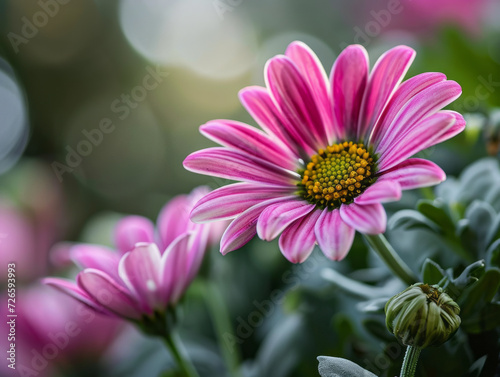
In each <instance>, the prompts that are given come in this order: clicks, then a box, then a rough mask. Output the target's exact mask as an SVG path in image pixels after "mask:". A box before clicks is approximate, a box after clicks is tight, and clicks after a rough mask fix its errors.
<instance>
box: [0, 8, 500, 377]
mask: <svg viewBox="0 0 500 377" xmlns="http://www.w3.org/2000/svg"><path fill="white" fill-rule="evenodd" d="M499 19H500V2H499V1H498V0H388V1H387V0H375V1H369V0H365V1H363V0H355V1H354V0H350V1H341V0H328V1H327V0H323V1H320V0H314V1H307V2H306V1H301V0H288V1H285V0H276V1H265V0H121V1H119V0H94V1H92V0H40V1H27V0H10V1H9V0H0V261H2V267H1V268H4V267H3V264H4V262H5V264H6V263H7V262H8V261H16V263H17V266H18V271H17V275H18V276H17V278H18V282H19V290H18V292H19V293H18V297H19V302H20V303H21V304H22V305H24V307H25V309H24V310H26V311H27V312H30V311H35V310H37V309H34V308H40V313H45V314H43V315H42V314H40V316H38V317H37V316H35V317H36V318H35V317H34V318H33V319H31V318H30V319H29V326H28V325H27V327H26V328H25V329H24V330H22V331H26V335H25V338H26V339H29V340H25V342H26V347H27V348H26V352H27V355H26V357H25V360H27V361H26V362H27V364H29V363H31V362H32V358H33V357H34V354H32V353H31V350H32V349H33V347H35V346H32V344H34V343H33V342H35V338H36V341H37V342H39V343H37V344H40V346H41V347H43V345H45V344H47V342H49V341H50V339H49V340H47V336H48V335H47V334H49V333H52V334H53V333H54V331H56V330H53V329H51V328H52V327H53V328H57V326H56V322H57V321H59V322H60V323H65V321H69V320H70V319H68V318H72V317H71V316H75V315H76V316H77V319H78V320H79V321H84V324H82V327H81V328H82V329H83V331H82V334H80V335H78V336H75V338H74V339H71V340H70V343H71V344H74V345H75V346H74V347H69V346H68V347H63V348H64V350H60V351H59V352H58V355H57V357H55V358H54V359H53V360H50V361H48V366H46V367H43V368H42V367H40V368H41V370H40V371H37V373H39V374H37V375H46V376H85V375H92V376H94V375H106V376H108V375H111V376H154V375H157V373H158V372H159V371H161V370H163V369H166V368H167V367H166V366H168V363H169V362H170V361H169V357H168V355H167V353H166V351H164V350H163V349H161V347H160V345H159V344H158V343H156V342H155V341H154V340H147V341H146V340H143V339H142V338H141V337H140V336H139V335H138V334H137V333H136V332H135V331H134V330H133V329H131V328H130V327H127V326H123V325H122V324H120V323H115V322H110V323H107V322H105V321H104V320H103V321H104V322H105V323H101V319H95V320H94V319H92V320H91V321H90V322H89V323H86V322H85V320H86V319H88V316H89V315H90V314H87V313H83V314H80V317H78V314H75V313H74V312H71V313H68V314H65V315H66V317H64V318H65V319H58V316H63V313H62V312H63V311H64V308H68V307H69V306H71V305H74V303H73V302H72V301H71V302H70V301H64V299H63V298H61V297H59V296H57V294H55V293H52V292H50V293H49V292H48V291H47V289H46V288H41V287H40V286H39V284H38V279H39V278H40V277H42V276H45V275H48V274H52V275H54V274H59V275H61V274H67V273H71V272H68V271H71V269H70V267H69V263H68V260H67V259H66V254H65V249H66V248H67V246H68V244H65V243H61V242H63V241H64V242H77V241H85V242H98V243H105V244H110V243H111V239H110V234H111V229H112V228H113V226H114V224H115V222H116V220H117V219H119V218H120V217H121V216H122V215H124V214H139V215H144V216H147V217H149V218H151V219H155V218H156V216H157V214H158V212H159V210H160V208H161V207H162V205H163V204H164V203H165V202H166V201H167V200H168V199H169V198H171V197H172V196H174V195H176V194H180V193H186V192H189V191H190V190H191V189H192V188H194V187H195V186H197V185H201V184H204V185H208V186H210V187H211V188H217V187H219V186H221V185H223V184H224V183H225V182H224V181H223V180H215V179H213V178H207V177H204V176H198V175H195V174H192V173H189V172H187V171H185V170H184V169H183V167H182V161H183V159H184V158H185V157H186V156H187V155H188V154H189V153H191V152H192V151H194V150H197V149H200V148H203V147H207V146H211V145H212V144H211V143H210V142H209V141H207V140H206V139H204V138H203V137H202V136H201V135H200V134H199V133H198V127H199V126H200V125H201V124H203V123H205V122H206V121H208V120H211V119H216V118H228V119H238V120H241V121H244V122H248V123H250V124H254V122H253V121H252V120H251V118H250V117H249V115H248V114H246V113H245V112H244V110H243V108H242V106H241V105H240V103H239V101H238V95H237V94H238V91H239V90H240V89H241V88H243V87H245V86H248V85H263V84H264V81H263V67H264V64H265V62H266V60H267V59H269V58H270V57H272V56H274V55H276V54H280V53H283V52H284V51H285V49H286V46H287V45H288V43H290V42H292V41H294V40H301V41H304V42H305V43H307V44H308V45H309V46H310V47H311V48H312V49H313V50H314V51H315V52H316V53H317V54H318V56H319V58H320V60H321V61H322V62H323V64H324V66H325V68H326V70H327V72H329V71H330V68H331V66H332V64H333V62H334V59H335V57H336V56H337V55H338V54H339V53H340V51H341V50H342V49H343V48H344V47H346V46H347V45H349V44H352V43H360V44H363V45H364V46H365V47H366V48H367V50H368V51H369V54H370V58H371V62H372V63H373V62H374V61H375V60H376V58H377V57H378V56H379V55H380V54H381V53H382V52H383V51H385V50H386V49H388V48H390V47H393V46H395V45H398V44H407V45H409V46H411V47H413V48H414V49H415V50H416V51H417V57H416V60H415V63H414V64H413V65H412V67H411V69H410V71H409V73H408V75H407V77H410V76H413V75H415V74H418V73H421V72H425V71H439V72H443V73H445V74H446V75H447V76H448V78H450V79H453V80H455V81H457V82H459V83H460V84H461V85H462V88H463V95H462V97H461V98H460V99H459V100H457V101H456V102H455V103H454V104H453V105H452V106H451V108H453V109H455V110H457V111H460V112H462V113H467V114H468V115H467V117H468V127H467V129H466V131H465V132H464V133H463V134H462V135H460V136H458V137H457V138H455V139H454V140H452V141H449V142H447V143H445V144H443V145H441V146H439V147H435V148H432V149H430V150H427V151H426V152H424V157H426V158H429V159H431V160H434V161H436V162H438V163H439V164H440V165H441V166H442V167H443V168H444V170H445V171H446V172H447V173H448V174H449V175H458V174H459V173H460V172H461V171H462V170H463V169H464V167H465V166H467V165H468V164H470V163H471V162H473V161H475V160H476V159H478V158H480V157H483V156H487V155H488V154H489V155H493V156H497V154H498V140H499V138H498V127H497V124H498V123H500V117H499V116H498V115H495V113H494V111H493V109H494V107H495V106H498V105H499V104H500V90H499V88H500V23H499V22H498V20H499ZM422 195H425V192H423V193H422V192H419V193H408V194H405V196H404V198H403V200H402V201H401V202H400V203H397V204H395V205H393V206H392V207H390V206H389V207H387V208H388V209H389V210H393V211H394V210H397V209H400V208H403V207H405V206H406V207H408V206H410V207H411V206H413V205H414V203H415V201H416V200H417V198H419V197H422ZM245 249H246V250H241V251H237V252H234V253H232V254H230V255H228V256H227V257H225V258H222V257H221V256H220V255H219V254H218V253H217V251H216V250H213V253H212V254H211V255H210V258H211V262H212V269H213V270H215V271H216V272H217V273H216V274H215V276H216V280H217V282H218V284H219V286H220V289H221V291H222V292H223V296H224V298H225V299H226V301H227V302H228V303H229V308H230V314H231V318H232V319H233V324H234V326H235V328H236V327H237V326H238V325H239V324H240V321H239V319H238V318H243V319H244V320H245V321H247V320H248V315H249V314H251V313H253V312H254V311H255V310H256V306H255V304H254V302H255V301H257V302H259V303H260V302H262V300H266V299H268V298H269V297H270V292H272V291H273V290H274V289H279V290H282V291H283V292H285V291H287V292H288V291H289V290H292V291H294V289H295V290H296V288H297V287H298V286H302V285H305V286H307V285H312V286H314V287H315V288H314V289H316V290H320V291H321V292H322V293H321V294H317V295H316V294H315V295H309V296H308V298H307V300H306V299H300V300H299V299H298V298H297V295H294V294H291V295H290V294H287V295H284V294H283V295H284V297H285V296H286V297H285V298H286V299H283V301H282V302H280V305H273V306H272V308H273V310H274V309H275V310H274V311H275V313H273V314H272V315H271V314H270V315H269V316H266V321H265V322H264V324H263V325H259V326H257V328H255V329H254V328H253V327H252V331H251V334H250V335H249V336H248V338H245V340H244V342H242V344H238V346H239V347H240V348H241V352H242V357H243V358H244V359H245V360H247V372H248V375H255V376H261V377H262V376H306V375H307V376H312V375H315V374H314V373H315V370H316V366H317V362H316V360H315V357H316V356H317V355H319V354H321V353H322V354H330V355H332V354H337V355H343V356H344V357H347V356H352V357H357V358H358V359H359V360H364V359H366V360H368V359H369V358H370V357H373V356H374V355H377V352H380V350H379V349H378V348H380V347H379V345H378V343H377V342H379V341H377V340H375V338H373V339H371V341H370V342H371V343H368V344H367V343H362V342H359V341H357V340H356V341H354V340H353V339H354V338H353V337H354V335H353V334H354V333H356V331H355V330H353V332H349V331H347V330H346V332H345V333H344V334H342V333H339V332H338V331H334V330H331V334H329V332H328V331H329V330H325V328H328V329H332V328H333V327H334V325H333V323H335V324H336V325H335V326H340V327H344V328H349V326H347V325H346V324H345V323H344V321H347V318H349V316H351V315H353V314H352V313H351V311H352V310H353V309H352V306H353V305H351V304H349V300H347V301H344V299H343V298H342V297H340V296H341V295H339V294H338V293H337V292H333V289H332V288H331V287H329V286H328V284H327V283H326V282H325V281H322V280H321V279H320V278H319V276H318V275H317V274H316V273H314V271H315V269H318V268H319V267H320V265H329V264H330V263H331V262H329V261H327V260H326V259H323V257H322V256H321V255H320V253H319V252H315V254H314V255H315V256H316V259H314V261H313V262H311V263H310V266H309V268H307V266H302V267H294V268H292V267H291V265H290V264H289V263H287V262H286V261H285V260H284V258H282V257H281V256H280V255H279V251H278V248H277V244H275V243H264V242H262V241H259V240H254V241H253V242H252V243H250V244H249V245H248V247H246V248H245ZM368 258H369V257H368V256H367V250H366V247H365V246H364V245H363V243H362V242H361V240H358V239H356V243H355V247H354V250H353V251H352V252H351V254H350V255H349V257H348V258H347V260H346V261H343V262H341V263H339V264H336V265H335V268H336V269H339V270H344V271H351V272H355V271H356V269H359V268H365V267H367V263H368V262H367V259H368ZM4 275H5V273H4V272H3V271H0V276H1V277H2V278H1V279H0V281H2V282H4V280H5V279H3V277H4ZM359 276H361V275H359ZM351 277H356V275H355V274H354V275H352V274H351ZM320 280H321V281H320ZM375 280H376V279H375V278H374V281H372V282H370V284H371V283H375ZM296 282H300V284H299V283H296ZM2 284H3V283H2ZM318 287H319V288H318ZM2 289H3V288H2ZM311 289H312V288H311ZM49 291H50V289H49ZM325 292H326V293H325ZM2 293H3V292H2ZM52 295H56V297H55V298H53V297H52ZM40 298H43V299H40ZM30 300H32V301H30ZM52 300H54V301H52ZM318 301H319V303H318ZM21 304H20V309H19V310H21V307H22V305H21ZM45 306H46V307H47V308H46V311H44V310H45V309H43V308H44V307H45ZM275 306H276V308H275ZM299 306H300V307H301V311H299V312H300V313H301V314H300V315H299V314H297V313H298V312H297V307H299ZM2 309H3V308H2ZM76 310H77V309H75V311H76ZM278 312H279V313H281V314H280V315H281V317H280V316H279V315H277V314H276V313H278ZM283 313H288V314H289V315H288V316H285V317H286V321H287V322H286V326H288V327H284V326H285V324H284V320H283V318H284V317H282V316H284V314H283ZM290 313H291V314H290ZM304 313H305V314H304ZM32 314H33V313H32ZM27 317H28V316H27ZM40 318H43V319H40ZM332 318H333V319H332ZM2 321H3V319H2ZM294 321H295V322H294ZM78 323H80V322H78ZM279 323H281V324H282V327H279V326H278V324H279ZM339 323H340V325H339ZM84 325H85V326H87V327H88V328H89V329H90V328H93V329H94V330H95V329H96V328H98V326H102V328H103V329H105V331H104V330H103V331H97V332H96V334H89V332H90V330H88V331H87V330H85V329H86V328H87V327H83V326H84ZM353 326H354V325H353ZM124 327H125V328H124ZM183 329H184V330H183V331H184V332H185V335H186V337H187V343H188V344H190V345H191V346H192V347H193V348H192V349H193V352H194V353H195V354H196V355H198V356H199V357H200V360H202V361H200V362H199V363H200V365H202V367H204V368H206V370H207V372H206V373H207V374H206V375H214V376H222V375H224V372H223V369H221V368H222V366H221V365H222V362H221V356H220V351H219V350H218V348H217V347H216V346H215V339H216V334H214V331H213V330H211V326H210V322H209V319H208V316H207V313H206V307H205V306H204V305H203V304H201V303H200V297H199V296H198V295H197V288H196V284H195V286H194V287H193V288H192V289H191V291H190V293H189V294H188V297H187V303H186V307H185V320H184V324H183ZM254 330H255V331H254ZM20 331H21V330H20ZM272 331H281V333H280V334H277V335H276V334H275V335H273V336H272V337H268V336H266V335H269V333H270V332H272ZM33 334H36V335H33ZM273 334H274V333H273ZM328 334H329V335H328ZM358 335H359V334H358ZM23 336H24V335H23ZM3 338H4V336H3V334H2V339H1V340H0V344H2V343H1V342H2V341H4V339H3ZM84 338H85V339H84ZM87 338H88V339H87ZM93 340H94V343H92V342H93ZM30 342H31V343H30ZM273 342H274V343H273ZM77 345H78V346H77ZM138 345H139V346H138ZM280 345H281V347H282V348H283V350H282V353H281V354H279V353H278V354H277V355H274V354H272V355H273V356H270V355H271V353H270V351H269V350H276V349H279V347H280ZM293 345H295V346H293ZM297 345H300V346H301V347H302V348H301V347H298V346H297ZM377 347H378V348H377ZM70 348H72V349H71V350H69V349H70ZM96 351H97V352H96ZM277 352H278V351H277ZM3 364H5V363H4V361H2V368H3V369H2V368H0V373H3V374H5V376H7V375H9V374H8V373H9V371H8V370H5V368H4V365H3ZM278 364H279V365H283V367H280V366H278ZM77 366H78V367H77ZM365 366H366V365H365ZM266 368H268V369H266ZM280 368H281V369H280ZM214 370H215V371H216V372H213V371H214ZM210 373H212V374H210ZM13 375H14V374H13Z"/></svg>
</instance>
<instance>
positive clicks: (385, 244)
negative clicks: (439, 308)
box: [363, 234, 418, 285]
mask: <svg viewBox="0 0 500 377" xmlns="http://www.w3.org/2000/svg"><path fill="white" fill-rule="evenodd" d="M363 237H364V238H365V240H366V242H368V244H369V245H370V246H371V247H372V248H373V250H375V251H376V252H377V254H378V255H379V256H380V258H382V260H383V261H384V262H385V264H386V265H387V267H389V269H390V270H391V271H392V272H394V274H396V276H397V277H399V278H400V279H401V280H402V281H404V282H405V283H406V284H408V285H412V284H415V283H417V282H418V277H417V276H416V275H415V274H414V273H413V271H412V270H411V269H410V267H408V265H407V264H406V263H405V262H404V261H403V260H402V259H401V258H400V257H399V255H398V254H397V253H396V251H394V249H393V248H392V246H391V244H390V243H389V241H387V239H386V238H385V237H384V235H383V234H376V235H368V234H363Z"/></svg>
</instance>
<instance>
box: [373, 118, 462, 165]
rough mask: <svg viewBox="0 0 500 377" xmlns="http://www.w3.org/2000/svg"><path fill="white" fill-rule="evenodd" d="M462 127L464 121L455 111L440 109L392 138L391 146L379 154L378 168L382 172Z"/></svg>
mask: <svg viewBox="0 0 500 377" xmlns="http://www.w3.org/2000/svg"><path fill="white" fill-rule="evenodd" d="M456 115H458V117H457V116H456ZM464 128H465V121H464V119H463V118H462V116H461V115H459V114H457V113H454V112H449V111H440V112H438V113H436V114H434V115H431V116H429V117H428V118H426V119H424V120H423V121H421V122H419V123H418V124H416V125H415V127H413V128H412V129H409V130H408V131H407V132H406V133H404V134H403V133H402V134H401V135H400V138H399V139H397V140H394V146H393V147H392V148H390V149H386V150H385V151H384V152H382V153H381V154H380V157H379V170H380V171H381V172H383V171H384V170H387V169H389V168H391V167H393V166H395V165H397V164H399V163H400V162H402V161H404V160H406V159H407V158H408V157H410V156H412V155H414V154H416V153H418V152H420V151H421V150H424V149H426V148H429V147H431V146H433V145H435V144H437V143H438V142H440V141H443V140H444V138H445V137H451V136H453V135H455V134H456V133H458V132H461V131H462V130H463V129H464ZM445 135H446V136H445Z"/></svg>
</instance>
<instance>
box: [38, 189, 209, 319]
mask: <svg viewBox="0 0 500 377" xmlns="http://www.w3.org/2000/svg"><path fill="white" fill-rule="evenodd" d="M207 193H208V190H207V189H206V188H198V189H195V190H194V191H193V192H192V193H191V194H190V195H183V196H178V197H176V198H174V199H172V201H170V202H169V203H168V204H167V205H165V207H164V208H163V209H162V211H161V212H160V215H159V216H158V222H157V223H158V225H157V229H156V231H155V228H154V225H153V223H152V222H151V221H150V220H149V219H147V218H145V217H141V216H128V217H125V218H124V219H123V220H121V221H120V222H119V223H118V224H117V226H116V229H115V244H116V247H117V249H118V251H117V252H116V251H114V250H110V249H108V248H106V247H104V246H99V245H90V244H80V245H75V246H73V247H71V248H70V249H69V253H70V256H71V258H72V259H73V261H74V262H75V263H76V264H77V265H78V266H80V267H81V268H82V269H83V270H82V271H81V272H80V273H79V274H78V276H77V277H76V283H74V282H72V281H71V280H66V279H60V278H46V279H44V282H45V284H49V285H52V286H54V287H56V288H58V289H60V290H61V291H63V292H65V293H67V294H69V295H70V296H72V297H74V298H76V299H78V300H79V301H81V302H82V303H84V304H86V305H88V306H90V307H92V308H93V309H94V310H95V311H97V312H99V313H101V314H106V315H110V316H118V317H122V318H125V319H130V320H135V321H139V322H140V321H141V320H142V319H143V317H152V318H153V317H155V316H156V314H157V313H160V314H161V313H164V312H165V311H166V310H167V308H169V307H173V306H175V304H176V303H177V302H178V300H179V299H180V298H181V296H182V295H183V293H184V291H185V290H186V289H187V287H188V286H189V284H190V283H191V281H192V280H193V279H194V277H195V276H196V274H197V273H198V270H199V268H200V266H201V263H202V261H203V257H204V255H205V251H206V250H207V248H208V247H209V242H210V236H211V237H216V236H215V234H211V232H212V231H213V229H212V227H211V226H210V225H196V224H194V223H192V222H191V221H190V220H189V213H190V210H191V208H192V206H193V204H194V203H195V202H196V201H197V200H199V198H200V197H201V196H202V195H204V194H207ZM160 250H161V251H160Z"/></svg>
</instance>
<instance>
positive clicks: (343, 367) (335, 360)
mask: <svg viewBox="0 0 500 377" xmlns="http://www.w3.org/2000/svg"><path fill="white" fill-rule="evenodd" d="M318 361H319V367H318V370H319V374H320V375H321V377H377V376H375V375H374V374H373V373H372V372H369V371H367V370H366V369H363V368H361V367H360V366H359V365H357V364H355V363H353V362H352V361H349V360H346V359H342V358H340V357H329V356H318Z"/></svg>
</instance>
